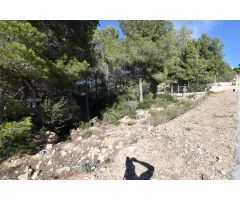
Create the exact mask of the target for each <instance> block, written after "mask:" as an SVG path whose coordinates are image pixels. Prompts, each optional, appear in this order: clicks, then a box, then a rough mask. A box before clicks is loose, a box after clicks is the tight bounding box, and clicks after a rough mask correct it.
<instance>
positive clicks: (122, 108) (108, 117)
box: [102, 98, 136, 124]
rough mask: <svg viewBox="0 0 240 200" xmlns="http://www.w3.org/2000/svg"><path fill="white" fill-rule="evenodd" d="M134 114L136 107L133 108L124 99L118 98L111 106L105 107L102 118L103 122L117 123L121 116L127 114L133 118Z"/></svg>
mask: <svg viewBox="0 0 240 200" xmlns="http://www.w3.org/2000/svg"><path fill="white" fill-rule="evenodd" d="M135 114H136V109H133V108H132V107H131V106H130V105H129V102H128V101H127V100H126V99H124V98H119V99H118V101H117V102H116V103H115V104H114V105H113V106H112V107H111V108H108V109H106V111H105V112H104V113H103V115H102V118H103V122H104V123H110V124H117V123H118V120H119V119H121V118H122V117H124V116H126V115H127V116H129V117H131V118H134V117H135Z"/></svg>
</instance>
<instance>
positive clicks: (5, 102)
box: [0, 96, 29, 121]
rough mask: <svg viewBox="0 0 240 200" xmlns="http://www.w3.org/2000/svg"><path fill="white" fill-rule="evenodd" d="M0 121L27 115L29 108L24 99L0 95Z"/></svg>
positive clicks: (12, 119) (19, 118) (18, 118)
mask: <svg viewBox="0 0 240 200" xmlns="http://www.w3.org/2000/svg"><path fill="white" fill-rule="evenodd" d="M0 113H1V115H0V121H1V120H2V121H15V120H21V119H22V118H24V117H26V116H29V108H28V105H27V103H26V102H25V101H20V100H15V99H13V98H9V97H5V96H2V97H0Z"/></svg>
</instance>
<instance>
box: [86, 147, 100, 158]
mask: <svg viewBox="0 0 240 200" xmlns="http://www.w3.org/2000/svg"><path fill="white" fill-rule="evenodd" d="M99 153H100V149H99V148H97V147H92V148H91V149H90V151H89V153H88V154H89V156H90V157H91V158H93V157H94V156H95V155H97V154H99Z"/></svg>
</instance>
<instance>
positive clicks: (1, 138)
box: [0, 117, 36, 161]
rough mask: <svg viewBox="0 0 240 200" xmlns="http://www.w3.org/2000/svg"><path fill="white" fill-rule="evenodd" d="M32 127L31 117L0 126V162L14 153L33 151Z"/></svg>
mask: <svg viewBox="0 0 240 200" xmlns="http://www.w3.org/2000/svg"><path fill="white" fill-rule="evenodd" d="M32 127H33V125H32V121H31V117H26V118H24V119H23V120H21V121H18V122H17V121H13V122H5V123H3V124H1V125H0V161H2V160H3V159H4V158H6V157H8V156H10V155H12V154H14V153H20V152H21V151H31V150H33V149H35V147H36V146H35V144H34V143H32V142H31V131H32Z"/></svg>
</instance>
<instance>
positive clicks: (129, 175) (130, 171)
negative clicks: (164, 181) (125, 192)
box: [123, 157, 154, 180]
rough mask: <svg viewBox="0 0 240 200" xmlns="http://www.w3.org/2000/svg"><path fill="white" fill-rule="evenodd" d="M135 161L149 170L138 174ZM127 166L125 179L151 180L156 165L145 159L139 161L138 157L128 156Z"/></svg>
mask: <svg viewBox="0 0 240 200" xmlns="http://www.w3.org/2000/svg"><path fill="white" fill-rule="evenodd" d="M133 162H135V163H139V164H140V165H142V166H144V167H146V168H147V170H146V171H145V172H143V173H142V174H141V175H140V176H138V175H137V174H136V171H135V165H134V164H133ZM125 166H126V170H125V173H124V177H123V180H150V179H151V177H152V175H153V172H154V167H153V166H152V165H150V164H149V163H146V162H143V161H139V160H137V159H136V158H129V157H126V162H125Z"/></svg>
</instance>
